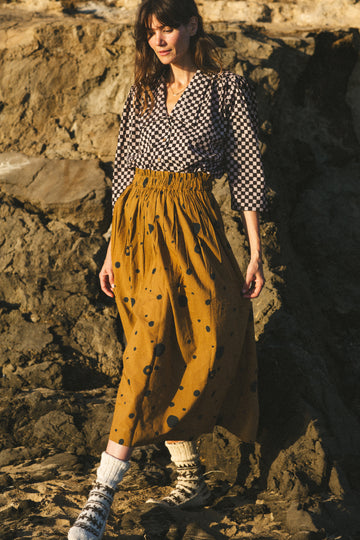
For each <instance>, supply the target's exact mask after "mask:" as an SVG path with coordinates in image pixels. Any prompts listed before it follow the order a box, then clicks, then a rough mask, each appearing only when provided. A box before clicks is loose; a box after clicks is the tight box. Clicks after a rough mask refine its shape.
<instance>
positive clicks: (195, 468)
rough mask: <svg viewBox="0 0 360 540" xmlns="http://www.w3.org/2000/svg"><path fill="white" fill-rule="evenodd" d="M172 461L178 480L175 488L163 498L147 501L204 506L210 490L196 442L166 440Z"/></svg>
mask: <svg viewBox="0 0 360 540" xmlns="http://www.w3.org/2000/svg"><path fill="white" fill-rule="evenodd" d="M165 445H166V447H167V449H168V450H169V452H170V456H171V461H172V462H173V463H175V466H176V471H177V482H176V486H175V489H173V491H172V492H171V493H170V494H169V495H168V496H167V497H164V498H163V499H161V500H159V501H157V500H154V499H148V500H147V501H146V502H147V503H155V504H163V505H166V506H178V507H188V508H191V507H193V508H195V507H199V506H204V505H205V504H206V503H207V502H208V501H209V499H210V492H209V490H208V487H207V485H206V483H205V481H204V477H203V475H202V472H201V464H200V458H199V454H198V451H197V449H196V445H195V443H193V442H191V441H171V442H170V441H166V442H165Z"/></svg>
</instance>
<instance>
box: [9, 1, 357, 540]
mask: <svg viewBox="0 0 360 540" xmlns="http://www.w3.org/2000/svg"><path fill="white" fill-rule="evenodd" d="M135 5H136V2H130V3H129V2H127V3H124V2H121V1H117V0H116V1H115V0H114V1H110V0H109V1H106V2H103V3H102V4H101V5H100V4H99V3H86V2H81V3H80V2H76V1H75V0H74V1H73V2H70V1H69V2H65V1H63V2H60V1H58V0H41V1H40V0H38V1H37V2H30V1H27V2H21V3H19V2H10V4H9V3H6V4H5V3H4V2H3V3H2V4H1V6H0V11H1V13H0V41H1V46H2V51H1V55H0V69H1V74H2V76H1V78H0V152H1V155H0V199H1V201H0V202H1V204H0V332H1V336H2V339H1V340H0V368H1V375H2V379H1V381H2V383H1V384H2V388H1V393H0V486H1V488H2V490H3V493H2V495H1V498H0V516H1V523H2V533H1V534H2V538H4V539H9V540H12V539H13V538H14V530H16V535H17V537H19V538H20V537H26V538H39V537H42V536H44V535H46V537H47V538H49V539H52V538H53V539H54V540H55V538H60V537H64V536H65V535H66V532H67V529H68V527H69V524H70V522H72V521H73V520H74V519H75V517H76V516H77V514H78V512H79V510H80V508H81V507H82V505H83V504H84V502H85V500H86V497H87V493H88V491H89V488H90V485H91V481H92V479H94V475H95V469H96V465H97V462H98V459H99V455H100V453H101V451H102V450H103V449H104V447H105V445H106V440H107V435H108V429H109V425H110V421H111V415H112V411H113V405H114V400H115V395H116V386H117V383H118V381H119V377H120V375H121V357H122V352H123V349H124V339H123V335H122V329H121V323H120V321H119V320H118V317H117V314H116V309H115V306H114V304H113V302H112V301H111V300H109V299H107V298H106V297H105V296H104V295H102V293H101V292H100V291H99V285H98V272H99V270H100V268H101V265H102V262H103V259H104V256H105V251H106V245H107V238H108V228H109V226H110V220H111V208H110V197H109V195H110V178H111V164H112V161H113V157H114V151H115V146H116V139H117V132H118V122H119V117H120V114H121V109H122V104H123V102H124V99H125V95H126V93H127V90H128V88H129V86H130V84H131V76H132V59H133V50H132V43H133V42H132V37H131V28H130V26H129V25H128V24H127V21H130V19H131V17H132V16H133V10H134V7H135ZM14 8H15V9H14ZM20 8H21V9H20ZM25 8H26V9H25ZM75 8H77V9H78V11H76V9H75ZM335 8H336V19H335V15H334V9H335ZM203 9H204V11H205V12H206V16H207V21H208V22H207V29H208V30H209V31H210V32H211V34H212V35H213V37H214V39H215V40H216V43H217V45H218V49H219V52H220V53H221V55H222V57H223V61H224V63H225V65H226V66H227V67H229V68H230V69H232V70H233V71H235V72H237V73H241V74H244V75H246V76H247V77H249V78H250V79H251V80H253V81H254V82H255V83H256V85H257V93H258V100H259V116H260V119H261V127H260V139H261V148H262V152H263V156H264V162H265V166H266V171H267V178H268V184H269V201H270V210H269V212H268V213H267V215H265V216H264V217H263V219H262V225H261V235H262V240H263V250H264V267H265V273H266V286H265V289H264V291H263V293H262V295H261V296H260V298H259V299H258V300H256V301H254V302H253V307H254V316H255V323H256V336H257V340H258V352H259V393H260V407H261V409H260V412H261V414H260V429H259V436H258V440H257V443H256V444H255V445H246V444H243V443H241V442H240V441H238V440H237V439H235V438H234V437H232V436H231V435H230V434H229V433H227V432H226V431H225V430H223V429H221V428H217V429H216V430H215V431H214V433H213V434H211V435H204V436H203V437H201V438H200V440H199V446H200V451H201V456H202V460H203V464H204V468H205V471H206V479H207V481H208V483H209V485H210V487H211V489H212V491H213V501H212V502H211V504H210V506H209V507H208V508H206V509H204V510H199V511H196V512H185V511H179V510H176V509H175V510H174V511H170V512H168V511H166V510H164V509H159V508H153V507H151V508H149V507H148V506H147V505H145V504H144V503H145V501H146V499H147V498H149V497H161V496H164V495H165V494H167V493H168V492H169V491H170V489H171V487H170V484H171V483H173V482H174V480H175V472H174V469H173V468H172V467H171V466H170V465H169V460H168V455H167V452H166V451H165V449H164V448H163V447H150V448H146V449H137V450H136V452H135V453H134V455H133V458H132V467H131V470H130V472H129V474H128V475H127V476H126V478H125V479H124V483H123V485H122V486H121V488H120V490H119V493H118V495H117V498H116V501H115V505H114V511H113V513H112V517H111V518H110V521H109V527H108V533H107V534H108V538H119V535H120V536H121V537H128V538H133V539H135V538H144V534H146V535H147V536H148V537H149V538H159V535H161V538H168V539H171V538H173V539H175V538H176V539H178V538H184V537H185V538H191V537H194V535H196V537H197V538H200V537H203V538H224V537H225V538H227V537H231V538H241V539H244V538H259V539H260V538H266V539H274V540H275V539H278V540H279V539H280V540H281V539H284V540H285V539H286V540H288V539H289V537H291V538H294V539H296V540H300V539H301V540H305V538H308V539H315V538H319V539H320V538H326V537H329V538H331V537H332V538H336V537H341V538H343V539H344V540H345V538H346V539H347V538H350V537H352V538H356V537H357V536H358V535H359V534H360V521H359V517H358V510H357V509H358V507H359V504H360V503H359V492H358V490H359V485H360V467H359V463H360V460H359V457H360V456H359V454H360V428H359V418H360V400H359V392H358V388H359V379H360V369H359V362H358V357H359V350H360V347H359V336H358V329H357V327H356V321H357V320H358V318H359V305H360V297H359V288H358V283H357V282H358V275H359V273H360V267H359V265H360V262H359V258H358V257H357V250H358V245H359V240H360V238H359V231H360V228H359V218H360V215H359V214H360V211H359V204H358V199H359V182H358V179H359V172H360V164H359V141H360V116H359V99H358V96H359V91H360V90H359V88H360V86H359V85H360V82H359V81H360V79H359V65H360V64H359V34H358V31H356V30H351V29H349V27H350V26H351V27H355V26H356V16H355V15H356V14H357V13H358V11H359V7H358V4H357V3H356V2H350V1H345V0H344V1H343V0H341V1H340V0H339V1H338V2H336V3H327V4H326V5H325V4H324V3H322V2H317V3H314V2H312V3H310V2H309V3H308V2H303V3H300V2H295V1H294V2H285V1H281V2H267V3H266V4H264V3H263V2H260V1H254V2H251V3H250V2H245V1H244V2H242V1H238V2H226V3H225V2H222V1H221V0H217V1H216V2H215V1H214V2H206V3H205V2H204V3H203ZM79 10H80V11H79ZM219 10H221V14H222V18H224V19H225V18H227V19H228V20H227V21H225V20H224V22H221V21H219V20H218V19H217V17H218V14H219V12H220V11H219ZM354 10H355V11H354ZM349 18H350V19H351V24H350V25H349V24H348V22H347V21H349ZM243 19H244V20H245V19H246V20H247V22H250V23H251V24H252V26H248V25H245V24H244V23H242V22H239V21H242V20H243ZM119 21H121V22H119ZM341 25H342V28H341ZM310 29H311V32H310V31H309V30H310ZM214 193H215V196H216V198H217V200H218V202H219V204H220V207H221V211H222V214H223V218H224V223H225V228H226V232H227V235H228V238H229V241H230V243H231V245H232V247H233V250H234V253H235V255H236V257H237V259H238V262H239V265H240V267H241V269H242V270H243V271H245V269H246V264H247V260H248V246H247V241H246V238H245V234H244V229H243V226H242V223H241V220H240V217H239V215H237V214H236V213H235V212H233V211H232V210H231V209H230V201H229V189H228V185H227V182H226V179H220V180H218V181H217V182H216V185H215V187H214ZM201 535H202V536H201ZM291 535H292V536H291Z"/></svg>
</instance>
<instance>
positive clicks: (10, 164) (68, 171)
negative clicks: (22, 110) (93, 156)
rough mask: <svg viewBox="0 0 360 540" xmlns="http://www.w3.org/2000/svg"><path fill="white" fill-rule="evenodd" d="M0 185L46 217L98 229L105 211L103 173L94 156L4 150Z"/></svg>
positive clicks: (102, 223)
mask: <svg viewBox="0 0 360 540" xmlns="http://www.w3.org/2000/svg"><path fill="white" fill-rule="evenodd" d="M0 186H1V189H2V191H3V192H4V193H6V194H7V195H10V196H11V197H15V198H16V199H17V200H19V201H20V202H22V203H25V202H27V203H30V205H33V206H35V207H37V208H39V209H40V210H41V211H42V212H44V213H46V214H47V216H49V217H50V218H54V217H55V218H58V219H62V220H65V221H66V222H68V223H71V224H72V225H75V226H77V227H80V228H81V229H84V230H91V229H92V228H94V227H95V228H96V229H100V230H101V227H104V221H105V219H106V217H107V216H106V210H108V211H109V208H108V207H107V204H106V196H107V195H108V189H107V184H106V181H105V175H104V172H103V171H102V170H101V169H100V167H99V164H98V162H96V161H95V160H94V161H85V160H82V161H71V160H51V161H50V160H46V159H41V158H31V157H27V156H25V155H24V154H17V153H14V152H5V153H4V154H2V155H0ZM80 207H81V211H80ZM103 232H105V229H103Z"/></svg>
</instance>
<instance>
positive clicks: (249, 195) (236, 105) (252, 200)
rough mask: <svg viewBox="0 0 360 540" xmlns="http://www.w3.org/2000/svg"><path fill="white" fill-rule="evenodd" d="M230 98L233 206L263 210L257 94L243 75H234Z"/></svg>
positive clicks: (228, 167)
mask: <svg viewBox="0 0 360 540" xmlns="http://www.w3.org/2000/svg"><path fill="white" fill-rule="evenodd" d="M227 98H228V99H227V133H226V139H225V140H226V148H225V161H226V163H225V165H226V170H227V173H228V181H229V184H230V192H231V208H232V209H233V210H238V211H241V210H260V211H262V210H264V209H265V208H266V198H265V177H264V169H263V164H262V159H261V154H260V149H259V142H258V136H257V130H258V118H257V102H256V97H255V93H254V91H253V90H252V88H251V87H250V85H249V83H248V82H247V80H246V79H245V78H244V77H241V76H239V75H234V80H233V81H232V84H231V89H230V90H229V92H228V96H227Z"/></svg>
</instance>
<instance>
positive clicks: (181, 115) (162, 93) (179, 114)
mask: <svg viewBox="0 0 360 540" xmlns="http://www.w3.org/2000/svg"><path fill="white" fill-rule="evenodd" d="M211 79H212V75H209V74H207V73H204V72H203V71H201V70H200V69H198V70H197V71H196V72H195V75H194V76H193V78H192V79H191V81H190V82H189V84H188V86H187V87H186V89H185V90H184V92H183V94H182V95H181V96H180V98H179V99H178V101H177V102H176V104H175V107H174V108H173V110H172V111H171V113H170V114H168V111H167V107H166V82H165V77H164V76H162V77H161V79H160V84H159V94H158V100H159V109H160V111H159V112H160V114H161V116H165V117H166V118H168V119H169V120H170V121H175V122H181V123H182V124H187V125H188V124H193V123H194V122H195V121H196V119H197V116H198V114H199V110H200V107H201V104H202V102H203V98H204V94H205V92H206V90H207V88H208V86H209V84H210V81H211Z"/></svg>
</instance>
